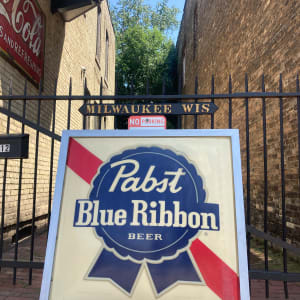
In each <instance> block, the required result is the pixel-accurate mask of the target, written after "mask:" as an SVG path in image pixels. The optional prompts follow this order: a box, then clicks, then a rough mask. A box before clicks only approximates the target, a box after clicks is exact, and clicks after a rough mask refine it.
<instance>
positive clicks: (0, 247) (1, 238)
mask: <svg viewBox="0 0 300 300" xmlns="http://www.w3.org/2000/svg"><path fill="white" fill-rule="evenodd" d="M9 95H12V87H11V83H10V87H9ZM8 111H9V112H10V111H11V100H8ZM9 130H10V116H7V123H6V133H7V134H9ZM7 162H8V161H7V158H5V159H4V167H3V183H2V209H1V229H0V231H1V235H0V259H2V257H3V241H4V226H5V222H4V221H5V204H6V203H5V194H6V178H7ZM0 271H1V267H0Z"/></svg>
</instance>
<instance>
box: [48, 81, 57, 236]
mask: <svg viewBox="0 0 300 300" xmlns="http://www.w3.org/2000/svg"><path fill="white" fill-rule="evenodd" d="M56 95H57V79H56V80H55V83H54V95H53V96H54V100H53V103H52V110H53V112H52V119H53V120H52V133H53V134H54V133H55V118H56ZM53 159H54V137H53V136H52V137H51V154H50V170H49V177H50V178H49V198H48V220H47V230H48V231H49V226H50V217H51V201H52V184H53Z"/></svg>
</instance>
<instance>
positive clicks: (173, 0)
mask: <svg viewBox="0 0 300 300" xmlns="http://www.w3.org/2000/svg"><path fill="white" fill-rule="evenodd" d="M117 2H118V0H109V4H110V6H114V5H115V4H116V3H117ZM144 2H145V3H146V4H150V5H151V6H152V7H155V6H156V3H157V2H158V0H144ZM168 3H169V6H175V7H177V8H178V9H179V10H180V13H179V14H178V16H177V19H178V21H179V24H180V22H181V17H182V13H183V8H184V3H185V0H169V2H168ZM179 26H180V25H179ZM179 26H178V28H177V30H175V31H174V32H171V33H170V38H171V39H172V40H173V42H174V43H175V44H176V41H177V36H178V31H179Z"/></svg>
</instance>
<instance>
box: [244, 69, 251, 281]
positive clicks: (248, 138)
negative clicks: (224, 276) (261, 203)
mask: <svg viewBox="0 0 300 300" xmlns="http://www.w3.org/2000/svg"><path fill="white" fill-rule="evenodd" d="M245 92H246V93H248V75H247V74H245ZM248 100H249V99H248V98H245V113H246V115H245V119H246V161H247V162H246V165H247V167H246V168H247V175H246V176H247V177H246V178H247V188H246V190H247V192H246V205H247V224H248V225H251V204H250V199H251V195H250V191H251V190H250V187H251V185H250V135H249V103H248ZM250 247H251V234H250V233H249V232H247V256H248V266H249V269H250V268H251V260H250ZM249 284H250V286H251V280H250V282H249Z"/></svg>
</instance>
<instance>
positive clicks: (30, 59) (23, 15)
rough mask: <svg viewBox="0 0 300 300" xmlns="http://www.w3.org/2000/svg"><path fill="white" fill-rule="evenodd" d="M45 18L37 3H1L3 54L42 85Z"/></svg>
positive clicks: (0, 48) (4, 0)
mask: <svg viewBox="0 0 300 300" xmlns="http://www.w3.org/2000/svg"><path fill="white" fill-rule="evenodd" d="M44 45H45V16H44V14H43V12H42V10H41V9H40V7H39V5H38V3H37V2H36V1H35V0H0V51H1V52H2V53H4V54H5V55H6V56H7V57H9V59H10V60H11V61H12V62H13V63H14V64H16V65H17V66H18V67H19V68H20V69H21V70H22V71H23V72H25V73H26V74H27V75H28V76H29V77H30V79H32V80H33V81H34V83H36V84H39V83H40V81H41V79H42V77H43V73H44Z"/></svg>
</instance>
